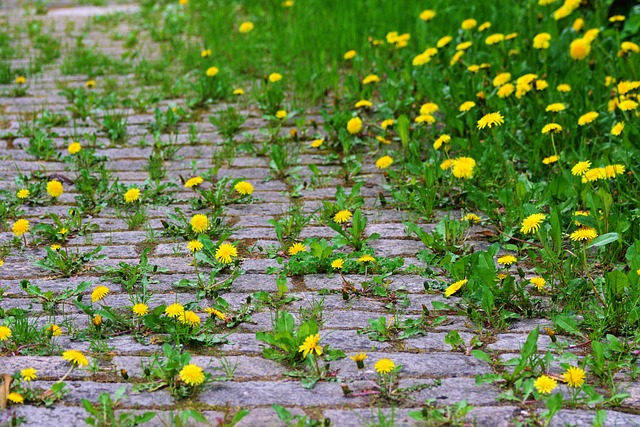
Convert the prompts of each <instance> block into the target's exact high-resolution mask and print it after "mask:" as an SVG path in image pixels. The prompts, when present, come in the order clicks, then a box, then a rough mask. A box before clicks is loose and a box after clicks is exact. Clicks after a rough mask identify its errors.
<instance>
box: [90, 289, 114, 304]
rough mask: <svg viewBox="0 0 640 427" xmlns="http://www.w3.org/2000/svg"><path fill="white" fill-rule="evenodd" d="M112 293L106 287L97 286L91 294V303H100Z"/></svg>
mask: <svg viewBox="0 0 640 427" xmlns="http://www.w3.org/2000/svg"><path fill="white" fill-rule="evenodd" d="M109 292H110V289H109V288H108V287H106V286H96V288H95V289H94V290H93V292H91V302H98V301H100V300H102V299H104V297H106V296H107V294H108V293H109Z"/></svg>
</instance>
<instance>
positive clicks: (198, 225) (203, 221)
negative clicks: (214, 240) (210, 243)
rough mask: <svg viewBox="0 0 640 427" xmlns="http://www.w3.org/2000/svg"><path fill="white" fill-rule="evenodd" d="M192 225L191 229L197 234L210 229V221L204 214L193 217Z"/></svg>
mask: <svg viewBox="0 0 640 427" xmlns="http://www.w3.org/2000/svg"><path fill="white" fill-rule="evenodd" d="M190 224H191V229H192V230H193V231H194V232H195V233H204V232H205V231H207V230H208V229H209V219H208V218H207V216H206V215H203V214H196V215H194V216H193V217H191V221H190Z"/></svg>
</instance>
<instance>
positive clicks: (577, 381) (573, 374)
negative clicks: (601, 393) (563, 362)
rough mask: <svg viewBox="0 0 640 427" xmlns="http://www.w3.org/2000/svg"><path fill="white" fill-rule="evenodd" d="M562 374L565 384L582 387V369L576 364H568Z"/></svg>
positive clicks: (583, 378)
mask: <svg viewBox="0 0 640 427" xmlns="http://www.w3.org/2000/svg"><path fill="white" fill-rule="evenodd" d="M562 376H563V377H564V381H565V382H566V383H567V385H568V386H569V387H574V388H578V387H582V384H584V380H585V378H586V374H585V373H584V371H583V370H582V369H581V368H578V367H576V366H570V367H569V368H568V369H567V370H566V371H565V373H564V374H562Z"/></svg>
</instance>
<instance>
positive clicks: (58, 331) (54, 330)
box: [46, 324, 62, 337]
mask: <svg viewBox="0 0 640 427" xmlns="http://www.w3.org/2000/svg"><path fill="white" fill-rule="evenodd" d="M46 331H47V332H51V336H54V337H59V336H60V335H62V328H61V327H60V326H58V325H56V324H53V325H51V326H49V327H48V328H47V329H46Z"/></svg>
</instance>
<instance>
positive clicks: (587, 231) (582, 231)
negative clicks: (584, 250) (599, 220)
mask: <svg viewBox="0 0 640 427" xmlns="http://www.w3.org/2000/svg"><path fill="white" fill-rule="evenodd" d="M596 237H598V232H597V231H596V230H595V229H594V228H591V227H580V228H579V229H577V230H576V231H574V232H573V233H571V234H570V235H569V239H571V240H572V241H574V242H585V241H591V240H593V239H595V238H596Z"/></svg>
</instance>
